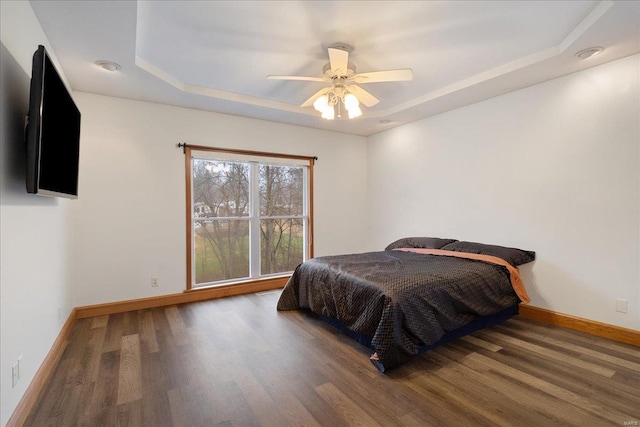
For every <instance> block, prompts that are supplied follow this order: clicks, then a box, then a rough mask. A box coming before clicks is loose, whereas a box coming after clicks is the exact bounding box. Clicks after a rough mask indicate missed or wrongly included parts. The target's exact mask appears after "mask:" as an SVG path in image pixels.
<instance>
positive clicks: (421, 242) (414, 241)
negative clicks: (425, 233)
mask: <svg viewBox="0 0 640 427" xmlns="http://www.w3.org/2000/svg"><path fill="white" fill-rule="evenodd" d="M453 242H457V240H456V239H439V238H437V237H405V238H402V239H399V240H396V241H395V242H393V243H391V244H390V245H389V246H387V247H386V248H384V250H385V251H390V250H392V249H396V248H424V249H441V248H442V247H443V246H444V245H447V244H449V243H453Z"/></svg>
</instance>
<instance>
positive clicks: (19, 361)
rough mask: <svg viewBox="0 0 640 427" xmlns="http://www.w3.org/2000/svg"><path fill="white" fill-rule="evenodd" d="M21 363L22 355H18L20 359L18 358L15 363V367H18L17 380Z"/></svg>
mask: <svg viewBox="0 0 640 427" xmlns="http://www.w3.org/2000/svg"><path fill="white" fill-rule="evenodd" d="M21 363H22V355H20V357H18V361H17V362H16V365H18V380H19V379H20V364H21Z"/></svg>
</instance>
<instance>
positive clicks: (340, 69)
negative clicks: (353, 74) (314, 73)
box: [329, 47, 349, 76]
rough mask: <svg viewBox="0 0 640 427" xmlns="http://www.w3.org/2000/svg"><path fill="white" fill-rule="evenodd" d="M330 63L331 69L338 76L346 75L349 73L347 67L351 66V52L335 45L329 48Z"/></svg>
mask: <svg viewBox="0 0 640 427" xmlns="http://www.w3.org/2000/svg"><path fill="white" fill-rule="evenodd" d="M329 63H330V64H331V71H333V74H335V75H336V76H344V75H346V74H347V68H348V66H349V52H347V51H346V50H342V49H337V48H335V47H330V48H329Z"/></svg>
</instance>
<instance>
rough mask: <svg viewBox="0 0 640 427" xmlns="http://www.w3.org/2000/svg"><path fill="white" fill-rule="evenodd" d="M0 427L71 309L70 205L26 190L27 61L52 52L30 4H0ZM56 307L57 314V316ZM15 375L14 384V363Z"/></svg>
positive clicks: (29, 63) (28, 71)
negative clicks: (38, 53)
mask: <svg viewBox="0 0 640 427" xmlns="http://www.w3.org/2000/svg"><path fill="white" fill-rule="evenodd" d="M0 19H1V20H0V29H1V31H2V32H1V40H2V46H1V47H2V51H1V52H0V236H1V241H0V389H1V390H0V425H5V424H6V423H7V421H8V420H9V417H10V416H11V414H12V413H13V411H14V409H15V407H16V405H17V404H18V402H19V401H20V399H21V398H22V396H23V394H24V392H25V390H26V388H27V386H28V385H29V383H30V382H31V380H32V378H33V376H34V374H35V372H36V371H37V370H38V368H39V367H40V364H41V363H42V361H43V360H44V358H45V356H46V354H47V353H48V351H49V349H50V348H51V345H52V344H53V342H54V340H55V338H56V337H57V335H58V333H59V332H60V329H61V328H62V325H63V324H64V321H65V320H66V319H67V317H68V316H69V313H70V312H71V291H70V284H69V280H68V278H69V258H68V256H69V249H68V241H69V228H68V221H67V218H68V206H69V204H71V203H73V202H72V201H68V200H60V199H53V198H46V197H42V196H35V195H31V194H27V192H26V185H25V164H26V162H25V146H24V117H25V115H26V114H27V112H28V107H29V82H30V76H31V58H32V55H33V53H34V52H35V51H36V49H37V47H38V44H43V45H45V46H46V47H47V50H48V52H49V53H50V54H52V55H53V56H54V61H55V54H54V52H53V50H52V49H51V47H50V46H49V43H48V41H47V39H46V36H45V35H44V32H43V31H42V28H41V27H40V24H39V23H38V21H37V19H36V17H35V15H34V13H33V10H32V9H31V6H30V4H29V3H28V2H6V1H2V2H0ZM58 307H60V309H59V310H60V317H58ZM19 356H22V360H21V362H20V380H19V382H18V384H17V386H16V387H15V388H12V386H11V367H12V365H13V364H14V363H15V362H16V360H17V358H18V357H19Z"/></svg>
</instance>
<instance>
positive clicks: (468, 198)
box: [367, 55, 640, 329]
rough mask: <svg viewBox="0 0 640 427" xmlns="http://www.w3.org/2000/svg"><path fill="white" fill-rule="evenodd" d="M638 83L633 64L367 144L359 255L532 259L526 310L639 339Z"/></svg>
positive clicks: (528, 91)
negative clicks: (463, 245) (443, 242)
mask: <svg viewBox="0 0 640 427" xmlns="http://www.w3.org/2000/svg"><path fill="white" fill-rule="evenodd" d="M639 81H640V56H638V55H634V56H631V57H627V58H624V59H621V60H617V61H615V62H611V63H608V64H604V65H601V66H598V67H594V68H590V69H588V70H585V71H582V72H578V73H575V74H571V75H567V76H564V77H561V78H558V79H555V80H552V81H548V82H545V83H542V84H538V85H535V86H531V87H528V88H525V89H522V90H519V91H516V92H512V93H509V94H506V95H502V96H499V97H496V98H492V99H490V100H487V101H484V102H480V103H477V104H474V105H470V106H467V107H464V108H460V109H457V110H454V111H450V112H447V113H444V114H440V115H438V116H434V117H431V118H428V119H424V120H421V121H418V122H415V123H411V124H407V125H405V126H402V127H399V128H396V129H392V130H389V131H387V132H385V133H381V134H377V135H375V136H372V137H370V138H369V146H368V165H367V169H368V185H369V187H368V188H369V212H370V217H369V227H370V230H369V235H370V236H371V239H370V241H369V245H370V246H369V248H370V249H379V248H383V247H384V246H385V245H386V244H388V243H389V242H391V241H393V240H395V239H396V238H399V237H403V236H412V235H415V236H439V237H446V238H457V239H460V240H470V241H479V242H485V243H493V244H499V245H506V246H516V247H520V248H523V249H528V250H535V251H536V252H537V260H536V261H535V263H533V264H530V265H528V266H523V267H522V268H521V270H522V271H523V273H524V279H525V284H526V285H527V289H528V291H529V293H530V295H531V297H532V302H531V304H532V305H535V306H538V307H544V308H548V309H551V310H556V311H559V312H562V313H567V314H572V315H576V316H580V317H585V318H588V319H593V320H598V321H602V322H606V323H610V324H614V325H619V326H623V327H628V328H634V329H640V309H639V303H640V295H639V293H638V291H639V288H640V253H639V249H640V248H639V245H638V243H639V240H638V239H639V237H638V236H639V233H640V230H639V229H640V167H639V164H640V161H639V145H640V133H639V132H640V111H639V108H640V89H639V87H638V84H639ZM616 298H622V299H626V300H628V302H629V312H628V313H627V314H621V313H617V312H616V311H615V300H616Z"/></svg>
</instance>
